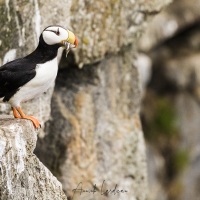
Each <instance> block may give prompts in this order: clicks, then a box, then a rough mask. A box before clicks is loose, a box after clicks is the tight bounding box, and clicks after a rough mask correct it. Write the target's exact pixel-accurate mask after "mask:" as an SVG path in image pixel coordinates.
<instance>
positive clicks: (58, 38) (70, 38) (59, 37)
mask: <svg viewBox="0 0 200 200" xmlns="http://www.w3.org/2000/svg"><path fill="white" fill-rule="evenodd" d="M42 36H43V39H44V41H45V43H46V44H48V45H54V44H61V45H62V46H63V47H65V49H66V50H69V49H70V48H75V47H77V46H78V40H77V38H76V36H75V35H74V33H72V32H71V31H69V30H67V29H64V28H63V27H61V26H49V27H47V28H46V29H44V31H43V32H42Z"/></svg>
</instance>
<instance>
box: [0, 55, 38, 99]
mask: <svg viewBox="0 0 200 200" xmlns="http://www.w3.org/2000/svg"><path fill="white" fill-rule="evenodd" d="M35 68H36V64H35V63H33V62H31V61H30V60H29V59H27V58H19V59H16V60H14V61H11V62H9V63H6V64H5V65H3V66H2V67H0V98H3V101H9V99H10V98H11V97H12V96H13V95H14V94H15V93H16V92H17V91H18V90H19V89H20V87H21V86H23V85H24V84H26V83H27V82H29V81H30V80H31V79H33V78H34V77H35V75H36V71H35Z"/></svg>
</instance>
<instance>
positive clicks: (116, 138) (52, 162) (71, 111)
mask: <svg viewBox="0 0 200 200" xmlns="http://www.w3.org/2000/svg"><path fill="white" fill-rule="evenodd" d="M131 62H132V57H131V53H130V52H127V53H125V54H123V56H122V55H118V56H116V57H110V58H108V59H105V60H104V61H102V62H101V63H99V64H97V65H96V66H85V67H84V68H83V69H82V70H79V69H76V68H74V67H71V68H67V69H65V70H63V71H62V72H61V73H60V74H59V76H58V82H57V83H56V89H55V92H54V95H53V103H52V121H51V122H50V123H49V125H48V126H47V129H46V131H47V132H49V134H48V135H47V136H46V137H44V139H43V141H40V142H39V143H38V148H37V152H36V153H37V155H39V157H40V158H41V160H42V161H43V162H44V163H45V164H46V165H47V166H48V167H49V168H50V169H51V170H52V171H53V172H54V173H55V174H57V175H58V177H59V179H60V180H61V181H62V183H63V187H64V188H65V189H66V191H68V194H69V195H70V196H71V195H72V192H71V191H72V189H74V188H76V186H77V184H78V183H79V182H83V184H84V185H85V186H87V187H89V188H91V187H92V184H95V183H96V184H97V185H98V186H99V187H100V185H101V183H102V182H103V180H106V183H107V187H109V188H114V187H115V184H118V185H119V188H123V189H126V190H128V193H127V194H121V195H120V197H121V198H124V199H137V198H138V199H145V198H146V192H145V188H146V181H147V177H146V170H145V169H146V161H145V149H144V141H143V137H142V132H141V127H140V120H139V117H138V112H139V103H140V91H139V88H138V86H137V84H138V74H137V70H136V68H135V67H133V66H132V64H131ZM67 74H73V79H74V80H75V81H74V82H72V76H67ZM127 96H129V98H128V99H127ZM132 98H134V101H131V99H132ZM56 119H59V120H56ZM119 124H120V126H118V125H119ZM55 133H56V134H55ZM49 144H51V146H50V147H49ZM46 154H47V155H51V158H49V159H48V160H46ZM66 155H67V157H66ZM68 172H70V173H68ZM99 189H100V188H99ZM87 195H88V194H87ZM91 195H92V194H91ZM91 195H90V198H92V196H91ZM94 196H95V197H94V199H100V197H101V198H103V197H102V195H100V194H99V195H98V194H97V195H94ZM79 198H80V199H84V198H85V196H84V195H82V196H81V197H79ZM115 198H116V197H115V195H114V196H113V195H110V196H109V199H115Z"/></svg>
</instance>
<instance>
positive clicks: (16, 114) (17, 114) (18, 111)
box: [12, 107, 41, 129]
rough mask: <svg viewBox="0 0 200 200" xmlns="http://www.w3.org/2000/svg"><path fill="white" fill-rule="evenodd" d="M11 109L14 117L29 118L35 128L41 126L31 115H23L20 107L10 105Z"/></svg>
mask: <svg viewBox="0 0 200 200" xmlns="http://www.w3.org/2000/svg"><path fill="white" fill-rule="evenodd" d="M12 110H13V115H14V117H15V118H21V119H28V120H31V121H32V123H33V125H34V127H35V128H36V129H38V128H41V124H40V122H39V121H38V120H37V119H36V118H35V117H33V116H27V115H25V114H24V112H23V111H22V109H21V108H20V107H17V108H14V107H12Z"/></svg>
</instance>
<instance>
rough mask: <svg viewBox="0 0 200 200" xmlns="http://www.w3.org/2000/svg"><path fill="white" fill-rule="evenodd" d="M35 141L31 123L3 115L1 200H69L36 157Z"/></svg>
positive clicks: (1, 134) (0, 153) (0, 125)
mask: <svg viewBox="0 0 200 200" xmlns="http://www.w3.org/2000/svg"><path fill="white" fill-rule="evenodd" d="M36 141H37V133H36V131H35V130H34V128H33V126H32V124H31V122H29V121H27V120H16V119H12V118H10V117H2V116H1V118H0V199H2V200H3V199H6V200H11V199H14V200H22V199H35V200H36V199H38V200H41V199H44V200H50V199H58V200H61V199H62V200H64V199H67V197H66V196H65V195H64V193H63V191H62V186H61V184H60V182H58V180H57V179H56V178H55V177H54V176H53V175H52V174H51V172H50V171H49V170H48V169H47V168H46V167H45V166H44V165H43V164H42V163H41V162H40V161H39V159H38V158H37V157H36V156H35V155H34V154H33V151H34V149H35V146H36Z"/></svg>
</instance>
